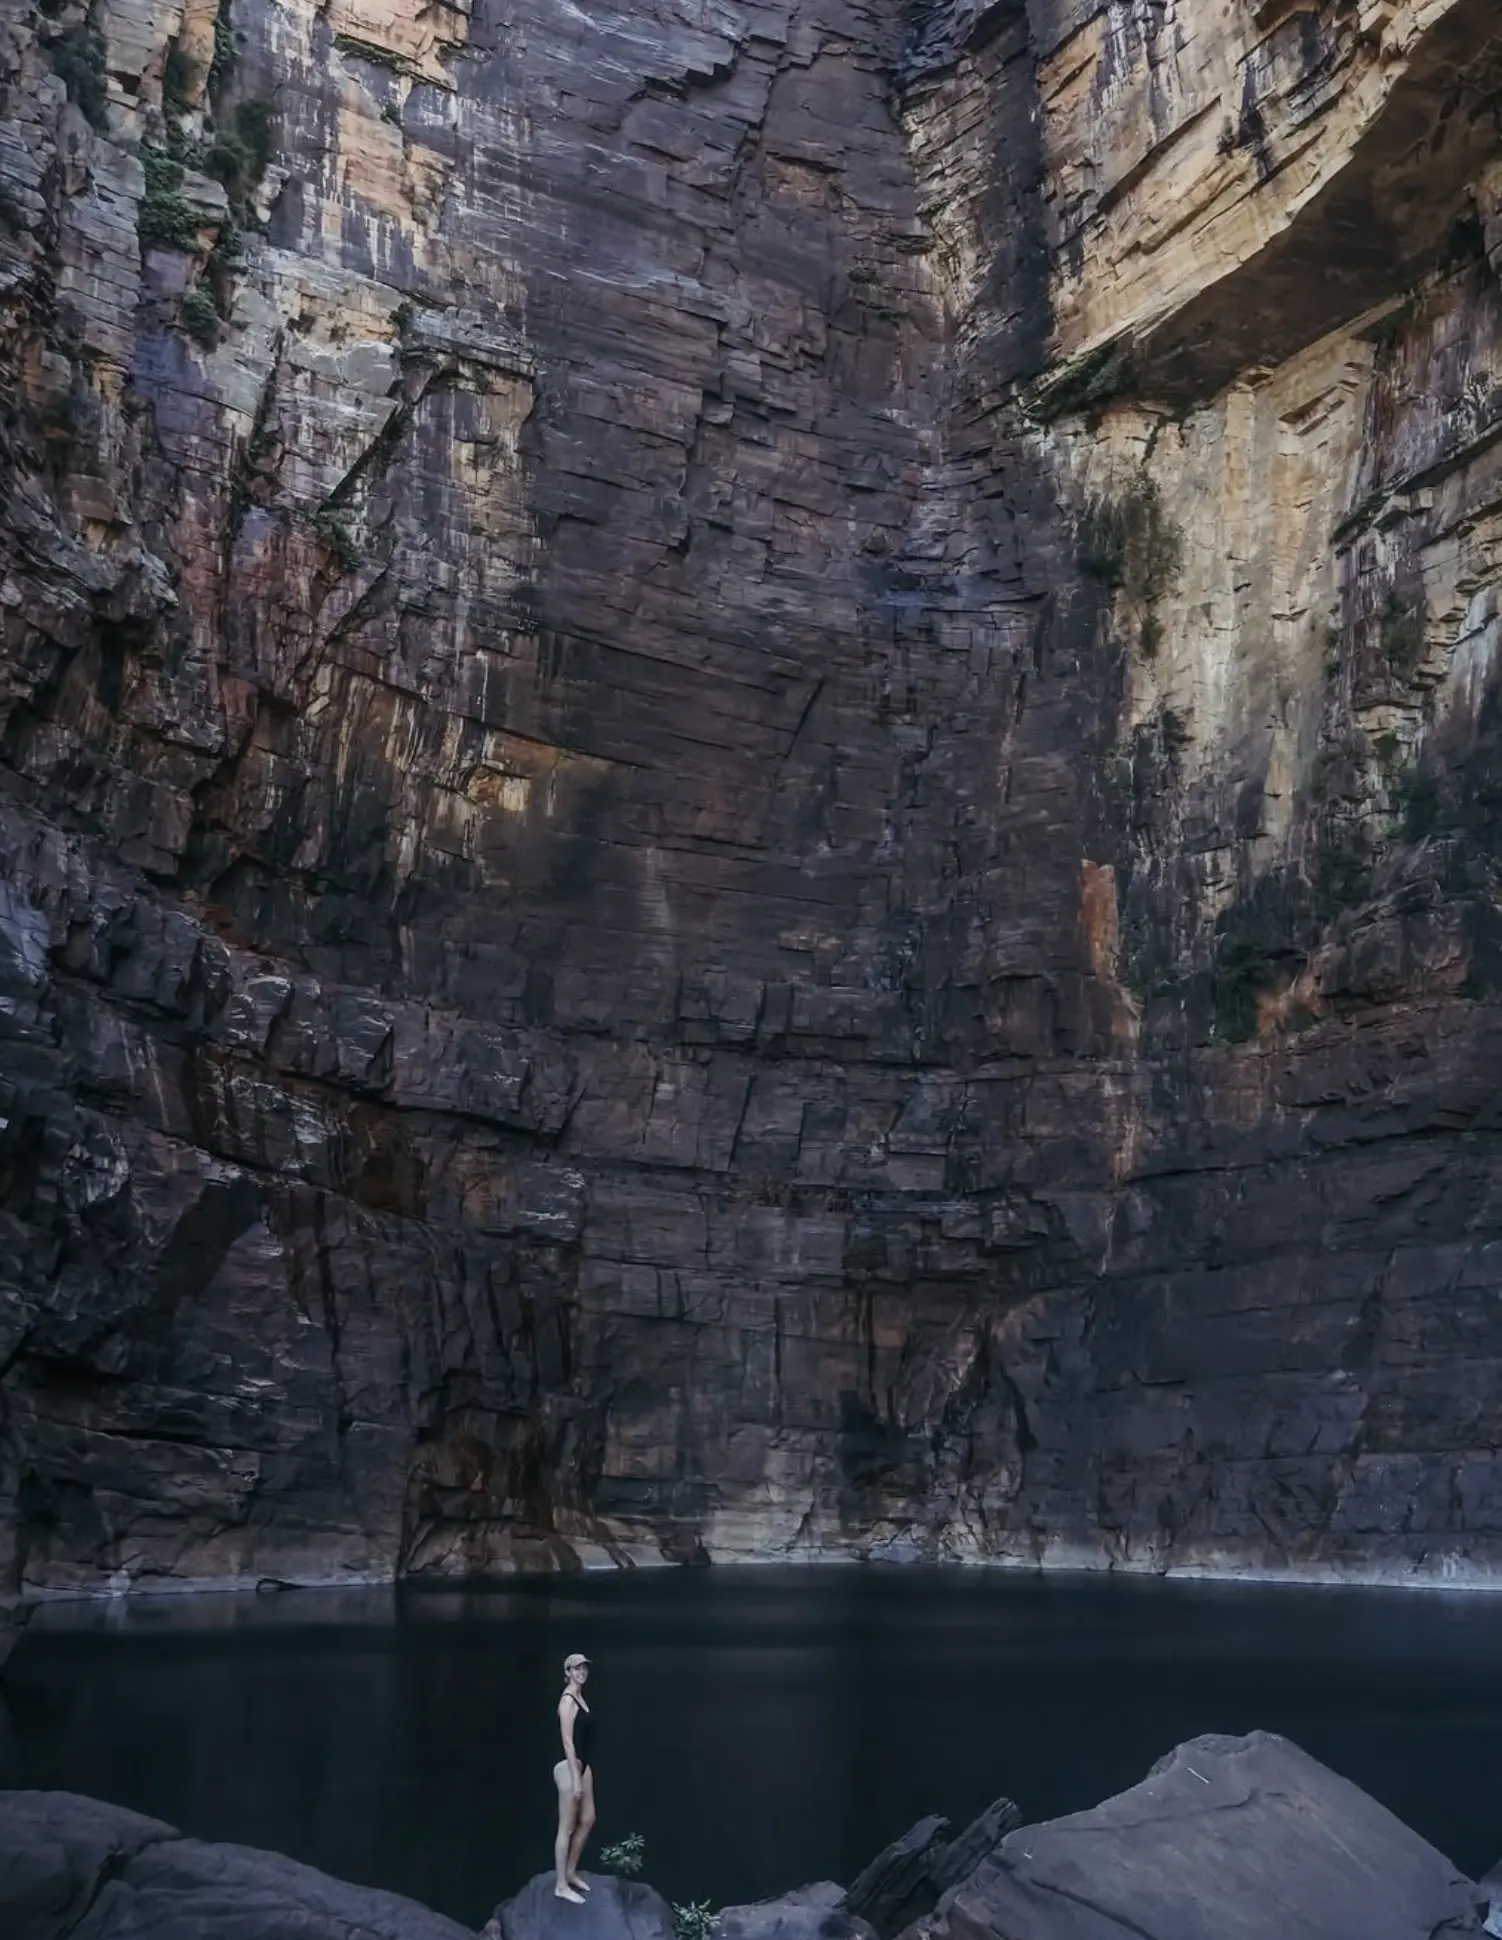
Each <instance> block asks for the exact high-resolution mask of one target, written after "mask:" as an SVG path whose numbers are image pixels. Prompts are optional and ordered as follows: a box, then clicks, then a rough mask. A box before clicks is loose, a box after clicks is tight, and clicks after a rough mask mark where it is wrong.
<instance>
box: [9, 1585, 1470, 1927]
mask: <svg viewBox="0 0 1502 1940" xmlns="http://www.w3.org/2000/svg"><path fill="white" fill-rule="evenodd" d="M570 1650H584V1651H586V1652H588V1653H589V1654H590V1655H591V1656H592V1657H593V1658H594V1659H595V1664H596V1669H595V1673H594V1677H593V1680H592V1682H591V1685H590V1696H591V1698H592V1699H593V1700H594V1702H595V1705H596V1708H597V1713H598V1718H599V1732H598V1748H597V1752H596V1772H597V1780H598V1787H599V1803H600V1833H601V1834H602V1835H603V1836H604V1837H605V1838H606V1839H612V1838H617V1837H619V1836H620V1835H621V1834H623V1833H626V1832H640V1833H642V1834H643V1835H644V1837H645V1839H646V1843H647V1876H648V1877H649V1878H651V1879H652V1881H653V1883H654V1884H655V1885H657V1886H659V1887H660V1888H661V1889H662V1890H663V1891H665V1892H666V1893H668V1894H669V1896H670V1897H672V1898H674V1899H678V1900H685V1899H708V1900H712V1901H714V1902H715V1903H717V1904H725V1903H728V1902H730V1901H736V1900H742V1899H752V1898H756V1897H758V1896H761V1895H765V1894H770V1893H774V1892H777V1891H780V1890H782V1889H783V1888H785V1887H787V1886H790V1885H793V1884H795V1883H797V1882H799V1881H803V1880H809V1879H817V1878H831V1877H832V1878H836V1879H842V1880H848V1879H849V1878H850V1877H851V1876H852V1875H853V1873H854V1872H855V1871H856V1870H857V1869H858V1868H859V1867H860V1866H861V1865H862V1864H864V1862H865V1861H866V1860H867V1859H868V1858H869V1857H870V1856H871V1855H872V1853H873V1852H875V1851H876V1850H877V1849H878V1848H879V1847H880V1846H881V1845H883V1844H884V1843H885V1842H886V1841H887V1840H888V1839H891V1838H893V1837H895V1836H896V1835H897V1834H898V1833H900V1832H903V1831H905V1830H906V1828H907V1827H908V1826H909V1825H910V1824H911V1823H912V1821H913V1820H914V1819H916V1818H918V1817H920V1816H921V1815H922V1814H923V1813H925V1812H931V1811H942V1812H946V1813H948V1814H950V1815H951V1816H952V1817H953V1818H955V1819H956V1820H963V1819H965V1818H967V1817H968V1816H969V1815H971V1814H973V1813H975V1812H977V1811H979V1810H980V1809H981V1808H982V1807H983V1806H984V1805H985V1804H987V1803H988V1802H989V1801H990V1800H991V1799H992V1798H993V1797H995V1796H996V1795H997V1794H998V1793H1002V1792H1006V1793H1010V1794H1011V1795H1012V1796H1013V1797H1015V1798H1016V1799H1017V1800H1018V1802H1019V1803H1020V1804H1021V1805H1022V1807H1023V1809H1024V1811H1025V1812H1026V1813H1027V1815H1028V1816H1029V1817H1032V1818H1042V1817H1047V1816H1051V1815H1053V1814H1055V1813H1059V1812H1066V1811H1071V1810H1075V1809H1077V1808H1079V1807H1082V1806H1086V1805H1091V1804H1093V1803H1095V1802H1096V1801H1097V1800H1098V1799H1100V1798H1103V1797H1105V1796H1106V1795H1107V1794H1108V1793H1110V1792H1113V1791H1117V1790H1119V1789H1120V1788H1121V1787H1123V1786H1125V1785H1129V1784H1132V1783H1134V1782H1135V1781H1136V1780H1137V1779H1138V1778H1140V1777H1142V1775H1143V1774H1144V1773H1145V1771H1146V1770H1147V1767H1148V1766H1149V1765H1150V1764H1151V1763H1152V1762H1153V1760H1154V1759H1156V1758H1157V1757H1159V1756H1160V1755H1161V1754H1162V1753H1163V1752H1165V1751H1167V1750H1168V1749H1169V1748H1170V1747H1171V1746H1172V1745H1174V1744H1175V1743H1177V1742H1178V1741H1179V1740H1180V1739H1182V1738H1186V1737H1189V1736H1192V1735H1193V1734H1194V1733H1196V1732H1201V1731H1227V1732H1240V1731H1247V1730H1251V1729H1254V1728H1256V1727H1259V1726H1260V1727H1263V1728H1266V1729H1270V1730H1275V1731H1282V1732H1286V1733H1287V1734H1288V1735H1289V1736H1290V1737H1292V1738H1294V1739H1296V1740H1297V1741H1298V1742H1299V1743H1301V1744H1302V1745H1304V1746H1305V1747H1306V1748H1307V1749H1308V1750H1309V1751H1311V1752H1313V1753H1314V1754H1315V1755H1316V1756H1317V1757H1319V1758H1322V1759H1324V1760H1325V1761H1326V1762H1327V1763H1329V1764H1331V1765H1333V1766H1334V1767H1335V1768H1336V1769H1337V1770H1339V1771H1342V1772H1344V1773H1346V1774H1347V1775H1348V1776H1349V1777H1351V1778H1353V1779H1355V1780H1356V1781H1357V1782H1358V1783H1359V1784H1361V1785H1364V1786H1365V1787H1366V1788H1367V1789H1368V1790H1369V1791H1371V1792H1373V1793H1374V1794H1375V1795H1376V1796H1377V1797H1378V1798H1380V1799H1381V1800H1382V1801H1383V1802H1384V1803H1385V1804H1387V1805H1389V1806H1391V1807H1392V1809H1393V1810H1394V1811H1395V1812H1397V1813H1398V1814H1399V1815H1400V1816H1401V1817H1403V1818H1405V1819H1407V1820H1408V1821H1409V1823H1410V1824H1412V1825H1414V1826H1416V1827H1417V1828H1418V1829H1419V1830H1420V1831H1421V1832H1423V1833H1424V1834H1426V1836H1427V1837H1428V1838H1430V1839H1431V1840H1433V1841H1434V1842H1435V1843H1436V1844H1437V1845H1438V1846H1440V1847H1441V1848H1442V1849H1443V1850H1445V1851H1446V1852H1447V1853H1448V1854H1449V1855H1450V1856H1451V1858H1453V1859H1454V1860H1455V1861H1457V1862H1458V1863H1459V1864H1460V1865H1461V1866H1462V1867H1463V1868H1465V1869H1466V1870H1467V1871H1469V1872H1471V1873H1472V1874H1473V1875H1474V1874H1476V1873H1479V1872H1482V1871H1485V1870H1486V1869H1487V1868H1488V1867H1490V1866H1491V1865H1492V1864H1493V1862H1494V1861H1495V1860H1496V1859H1497V1857H1498V1855H1499V1853H1502V1787H1499V1785H1498V1773H1499V1772H1502V1598H1498V1599H1494V1598H1491V1597H1487V1596H1479V1595H1476V1596H1465V1595H1454V1596H1451V1595H1441V1594H1433V1595H1427V1594H1413V1593H1408V1594H1405V1593H1401V1592H1383V1591H1347V1590H1299V1589H1282V1588H1266V1587H1253V1586H1247V1585H1213V1586H1212V1585H1201V1584H1165V1583H1160V1582H1147V1581H1140V1580H1119V1579H1118V1580H1109V1579H1093V1578H1083V1579H1082V1578H1078V1577H1062V1576H1060V1577H1042V1578H1038V1577H1020V1576H1009V1575H995V1574H990V1573H985V1574H982V1573H970V1572H965V1573H928V1572H921V1571H910V1570H903V1571H892V1572H887V1571H883V1570H879V1569H856V1568H845V1569H835V1570H829V1571H822V1570H809V1569H800V1570H798V1571H796V1572H786V1573H784V1572H782V1571H771V1570H755V1571H745V1572H728V1571H726V1572H716V1571H704V1572H698V1571H692V1572H682V1571H673V1572H660V1573H659V1572H650V1573H648V1572H641V1573H628V1574H624V1575H620V1576H610V1577H594V1576H591V1577H587V1578H579V1577H572V1578H559V1577H554V1578H550V1579H546V1580H543V1581H529V1582H524V1583H516V1584H513V1585H510V1586H507V1587H505V1588H497V1589H490V1590H486V1591H482V1592H475V1591H465V1592H459V1591H447V1592H437V1591H427V1592H420V1593H414V1592H409V1593H406V1594H403V1595H400V1596H396V1595H393V1594H392V1593H390V1592H383V1591H354V1592H352V1591H299V1592H295V1593H291V1594H287V1595H283V1596H278V1597H270V1598H268V1597H260V1598H256V1597H248V1598H227V1597H203V1598H190V1599H185V1598H172V1599H166V1598H164V1599H161V1600H159V1601H155V1602H152V1603H146V1602H140V1601H132V1602H130V1603H128V1604H116V1605H112V1606H97V1605H95V1606H82V1605H72V1606H59V1607H56V1608H54V1609H52V1610H50V1611H49V1612H47V1614H46V1618H45V1621H44V1623H43V1624H42V1626H41V1627H40V1628H39V1629H34V1630H33V1632H32V1634H31V1635H29V1636H28V1637H27V1638H26V1640H25V1642H24V1643H23V1645H22V1647H21V1649H20V1650H19V1651H18V1653H17V1654H16V1656H15V1658H14V1659H13V1660H12V1666H11V1671H10V1674H9V1676H8V1678H7V1682H6V1686H5V1687H4V1690H3V1696H0V1784H3V1785H34V1786H47V1787H58V1788H65V1789H69V1790H73V1791H81V1792H88V1793H93V1794H95V1795H96V1796H99V1797H102V1798H108V1799H114V1800H117V1801H119V1802H120V1803H121V1804H124V1805H130V1806H134V1807H136V1808H137V1809H138V1810H141V1811H144V1812H149V1813H153V1814H155V1815H157V1816H159V1817H161V1818H164V1819H168V1820H170V1821H171V1822H173V1823H174V1824H176V1825H179V1826H181V1827H183V1828H184V1829H185V1830H186V1831H189V1832H192V1833H195V1834H197V1835H199V1836H202V1837H205V1838H211V1839H231V1840H238V1841H241V1842H243V1843H245V1844H249V1845H256V1846H270V1847H273V1848H276V1849H277V1850H279V1851H282V1852H287V1853H291V1854H293V1855H295V1856H296V1857H297V1858H300V1859H304V1860H307V1861H309V1862H310V1863H312V1864H313V1865H316V1866H321V1867H323V1868H324V1869H325V1870H326V1871H328V1872H332V1873H336V1874H340V1875H342V1876H343V1877H345V1878H348V1879H355V1880H360V1881H364V1882H366V1883H368V1884H371V1885H379V1886H387V1887H391V1888H394V1889H395V1890H397V1891H399V1892H403V1893H410V1894H412V1895H413V1896H414V1897H415V1898H417V1899H419V1900H423V1901H426V1902H427V1903H428V1904H429V1905H431V1906H435V1907H439V1908H441V1909H442V1910H443V1911H444V1912H447V1913H450V1914H452V1915H453V1916H454V1917H455V1918H456V1919H458V1920H461V1921H463V1922H465V1923H466V1924H469V1925H478V1924H479V1923H480V1922H481V1920H482V1919H483V1918H484V1917H485V1916H486V1915H487V1914H488V1912H489V1910H490V1908H491V1906H492V1904H493V1903H494V1901H495V1900H496V1899H497V1898H498V1897H500V1896H501V1895H503V1894H505V1893H508V1892H510V1891H513V1890H514V1889H515V1888H516V1887H517V1886H518V1885H519V1884H520V1883H521V1882H522V1880H523V1879H525V1878H526V1876H527V1875H528V1874H529V1873H531V1872H533V1871H536V1870H540V1869H541V1868H542V1867H543V1866H545V1865H546V1864H547V1863H548V1860H549V1851H550V1845H551V1833H552V1824H553V1794H552V1782H551V1779H550V1777H549V1770H550V1767H551V1765H552V1763H553V1760H554V1757H555V1756H556V1752H555V1749H554V1745H555V1734H556V1724H555V1722H554V1715H553V1714H554V1706H555V1704H556V1700H557V1694H558V1690H559V1687H560V1684H561V1670H560V1666H561V1664H562V1660H563V1657H564V1655H565V1653H566V1652H567V1651H570Z"/></svg>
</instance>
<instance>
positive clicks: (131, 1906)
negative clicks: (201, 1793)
mask: <svg viewBox="0 0 1502 1940" xmlns="http://www.w3.org/2000/svg"><path fill="white" fill-rule="evenodd" d="M0 1936H3V1940H474V1936H473V1935H472V1934H471V1933H469V1931H468V1929H466V1928H464V1927H461V1926H458V1925H456V1924H455V1923H454V1921H452V1920H447V1919H445V1918H444V1917H443V1915H442V1914H440V1913H430V1912H429V1911H428V1909H427V1908H426V1907H423V1906H419V1905H418V1904H417V1903H416V1901H414V1900H407V1899H403V1898H402V1897H401V1896H400V1895H399V1894H396V1893H380V1892H376V1891H374V1890H372V1889H371V1888H369V1887H364V1886H349V1885H346V1884H345V1882H344V1881H343V1880H338V1879H330V1878H329V1877H328V1875H327V1874H326V1873H320V1872H315V1871H314V1870H313V1868H312V1867H311V1866H299V1865H298V1864H297V1863H296V1861H295V1860H291V1859H284V1858H283V1857H282V1856H281V1854H280V1853H273V1852H256V1851H254V1850H252V1849H251V1848H250V1847H249V1846H229V1845H211V1844H207V1843H205V1842H204V1841H203V1840H199V1839H185V1838H183V1836H182V1835H181V1833H179V1832H177V1831H176V1830H175V1829H174V1828H173V1827H172V1826H169V1825H163V1824H161V1822H160V1821H158V1820H156V1819H147V1818H143V1817H142V1816H141V1815H140V1814H139V1813H137V1812H127V1811H125V1810H124V1809H123V1808H121V1807H119V1806H113V1805H102V1804H100V1803H99V1802H98V1801H97V1800H95V1799H85V1798H78V1797H76V1796H75V1795H74V1794H72V1793H70V1792H0Z"/></svg>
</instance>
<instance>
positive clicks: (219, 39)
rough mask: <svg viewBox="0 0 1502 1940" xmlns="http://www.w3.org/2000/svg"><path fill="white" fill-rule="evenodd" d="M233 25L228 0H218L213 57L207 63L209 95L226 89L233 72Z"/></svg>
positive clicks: (235, 56) (234, 56)
mask: <svg viewBox="0 0 1502 1940" xmlns="http://www.w3.org/2000/svg"><path fill="white" fill-rule="evenodd" d="M236 59H237V54H236V50H235V23H234V21H233V20H232V19H231V17H230V0H219V11H218V13H216V14H215V16H214V57H213V59H212V60H211V61H210V62H209V93H210V94H218V93H219V91H220V89H221V88H224V87H227V86H228V85H229V81H230V78H231V76H232V75H233V74H234V71H235V62H236Z"/></svg>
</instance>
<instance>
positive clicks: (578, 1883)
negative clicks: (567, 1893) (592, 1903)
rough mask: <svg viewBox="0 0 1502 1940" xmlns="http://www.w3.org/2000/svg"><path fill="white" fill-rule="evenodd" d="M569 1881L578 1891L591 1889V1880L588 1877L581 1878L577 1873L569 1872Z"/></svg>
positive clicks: (582, 1891)
mask: <svg viewBox="0 0 1502 1940" xmlns="http://www.w3.org/2000/svg"><path fill="white" fill-rule="evenodd" d="M568 1883H569V1885H570V1886H572V1887H573V1889H574V1891H575V1892H576V1893H587V1892H588V1891H589V1881H588V1880H587V1879H580V1877H579V1875H578V1874H577V1873H570V1874H569V1876H568Z"/></svg>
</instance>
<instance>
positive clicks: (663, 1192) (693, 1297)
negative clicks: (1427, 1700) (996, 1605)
mask: <svg viewBox="0 0 1502 1940" xmlns="http://www.w3.org/2000/svg"><path fill="white" fill-rule="evenodd" d="M0 77H3V86H4V112H3V115H0V125H3V133H0V341H3V346H4V349H3V369H4V373H5V384H4V390H3V396H0V405H3V415H0V441H3V442H0V452H3V468H4V479H5V492H6V498H5V513H4V543H5V548H6V552H5V561H6V564H5V576H4V579H3V581H0V615H3V625H4V628H5V653H4V659H3V688H0V694H3V710H4V728H3V736H0V800H3V810H0V958H3V963H0V971H3V989H0V997H3V1000H4V1001H3V1013H0V1032H3V1052H0V1084H3V1091H4V1098H3V1103H0V1115H3V1117H4V1119H5V1124H4V1127H3V1129H0V1200H3V1208H4V1211H3V1220H4V1237H3V1247H0V1256H3V1257H0V1276H3V1278H0V1297H3V1304H0V1328H3V1334H0V1397H3V1408H4V1419H3V1447H0V1499H3V1501H4V1504H5V1530H6V1533H5V1536H4V1541H5V1543H6V1545H7V1546H8V1547H7V1549H6V1552H5V1560H6V1567H8V1568H9V1569H10V1570H11V1571H12V1572H14V1573H16V1574H20V1575H23V1576H24V1578H25V1580H26V1581H28V1582H29V1583H31V1584H33V1585H37V1586H50V1587H84V1588H93V1587H100V1586H103V1585H104V1584H106V1583H109V1582H122V1581H132V1580H145V1579H160V1578H162V1577H173V1578H176V1579H178V1580H196V1579H209V1578H217V1579H222V1578H234V1579H247V1580H254V1579H255V1578H257V1577H260V1576H263V1575H281V1576H289V1577H297V1578H316V1577H328V1576H336V1575H362V1574H368V1575H386V1574H390V1573H391V1572H392V1571H393V1570H403V1571H408V1572H417V1573H423V1572H426V1573H444V1572H448V1573H458V1572H465V1571H474V1570H486V1569H502V1568H509V1567H547V1566H550V1565H559V1564H566V1563H569V1562H571V1561H574V1560H584V1561H605V1560H611V1559H614V1560H617V1561H619V1560H626V1559H631V1558H637V1559H648V1558H656V1557H659V1556H661V1557H666V1558H668V1559H670V1560H688V1559H693V1558H696V1557H702V1556H705V1555H709V1556H713V1557H715V1558H726V1559H728V1558H735V1557H747V1556H771V1555H818V1554H829V1553H860V1554H876V1555H888V1556H898V1557H904V1556H915V1555H939V1556H967V1557H988V1558H998V1559H1006V1560H1013V1561H1023V1562H1030V1561H1045V1562H1047V1561H1057V1562H1069V1561H1084V1562H1092V1563H1097V1562H1110V1563H1115V1564H1120V1565H1125V1566H1132V1567H1159V1568H1161V1567H1179V1568H1189V1567H1241V1568H1260V1569H1272V1570H1278V1571H1288V1572H1311V1573H1345V1572H1351V1573H1357V1574H1363V1575H1373V1574H1376V1575H1382V1574H1390V1575H1396V1576H1409V1575H1420V1576H1424V1575H1445V1574H1456V1573H1459V1574H1466V1573H1477V1574H1487V1575H1489V1574H1491V1573H1492V1572H1493V1570H1494V1569H1495V1567H1496V1565H1497V1563H1498V1562H1499V1561H1502V1466H1499V1461H1498V1456H1497V1449H1498V1447H1499V1445H1502V1400H1499V1398H1498V1397H1499V1394H1502V1386H1499V1380H1498V1375H1499V1372H1502V1305H1499V1296H1502V1253H1499V1241H1502V1197H1499V1188H1502V1176H1499V1171H1498V1160H1499V1154H1502V1142H1499V1134H1498V1116H1497V1115H1498V1107H1497V1105H1496V1103H1495V1096H1496V1081H1497V1077H1498V1075H1499V1074H1502V1033H1499V1026H1502V1012H1499V1009H1498V1004H1497V989H1498V982H1499V975H1502V952H1499V941H1502V926H1499V921H1498V916H1497V909H1498V902H1497V881H1496V877H1497V864H1496V854H1497V825H1496V815H1495V811H1494V808H1493V800H1494V796H1495V794H1496V789H1497V783H1496V775H1497V759H1496V755H1495V752H1494V747H1493V743H1494V739H1495V735H1496V720H1497V696H1496V677H1495V671H1494V666H1493V662H1494V658H1495V645H1496V639H1497V631H1498V626H1499V624H1502V622H1499V619H1498V587H1499V567H1498V556H1499V546H1502V514H1499V512H1498V509H1497V508H1498V505H1499V503H1502V499H1499V494H1498V491H1497V489H1496V488H1495V485H1494V478H1495V476H1496V468H1497V464H1498V460H1497V456H1496V453H1497V451H1498V450H1499V449H1502V447H1499V445H1498V439H1497V432H1498V429H1499V427H1502V383H1499V381H1498V378H1497V374H1496V373H1497V351H1498V343H1499V335H1502V316H1499V293H1498V281H1497V271H1498V266H1499V265H1498V251H1499V250H1502V131H1499V121H1498V114H1499V103H1502V29H1499V28H1498V27H1496V26H1495V25H1494V22H1493V17H1492V13H1491V10H1490V9H1489V8H1488V7H1486V6H1483V5H1480V4H1478V3H1477V0H1449V4H1445V3H1444V0H1336V3H1335V4H1329V5H1313V4H1300V0H1288V3H1287V4H1281V3H1280V0H1263V3H1262V4H1254V3H1253V0H1168V4H1166V5H1165V4H1159V3H1157V0H1154V3H1152V4H1149V0H1110V4H1104V5H1103V4H1097V3H1096V0H1033V4H1031V5H1029V6H1027V7H1024V6H1023V5H1021V4H1020V0H1003V3H1002V4H985V3H984V0H938V3H930V4H916V5H902V4H900V0H634V3H633V0H591V4H590V5H589V6H587V7H578V6H575V5H573V4H570V0H475V4H474V5H473V6H470V7H466V6H463V5H455V6H447V5H442V4H433V5H429V6H426V7H423V8H420V9H419V8H396V7H392V6H391V5H389V4H388V0H327V4H325V5H321V6H320V5H315V4H314V3H313V0H184V3H183V4H175V3H174V0H161V3H160V4H159V3H158V0H95V3H94V5H93V6H92V7H91V9H90V10H89V11H88V12H87V13H85V12H84V11H82V9H81V6H80V5H79V4H78V0H58V4H56V5H51V4H50V3H49V6H48V7H46V8H44V7H40V6H35V5H24V6H20V5H18V6H17V7H16V8H13V9H11V10H10V11H9V12H8V14H7V16H6V19H5V20H4V22H3V23H0Z"/></svg>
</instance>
